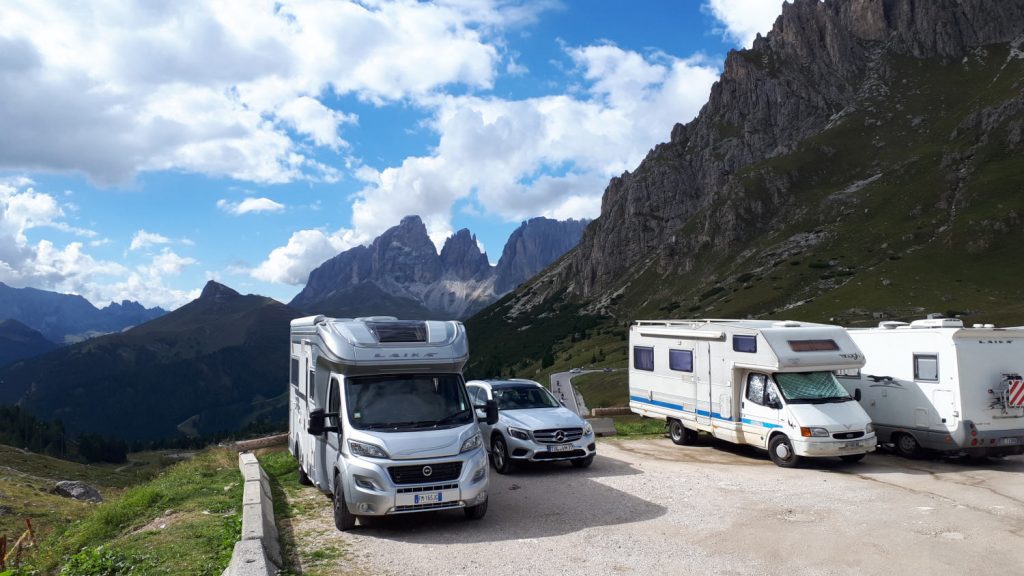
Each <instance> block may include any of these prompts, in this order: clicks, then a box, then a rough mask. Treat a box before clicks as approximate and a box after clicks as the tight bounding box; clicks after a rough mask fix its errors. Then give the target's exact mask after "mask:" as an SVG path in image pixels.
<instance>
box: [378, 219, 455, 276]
mask: <svg viewBox="0 0 1024 576" xmlns="http://www.w3.org/2000/svg"><path fill="white" fill-rule="evenodd" d="M370 253H371V265H372V267H373V270H374V273H375V274H377V275H379V276H381V277H383V278H386V279H388V280H391V281H393V282H397V283H399V284H408V283H414V282H424V283H425V282H434V281H435V280H437V279H438V278H439V277H440V276H441V273H442V271H441V263H440V260H439V259H438V256H437V248H436V247H435V246H434V243H433V241H431V240H430V236H428V235H427V227H426V226H424V225H423V221H422V220H420V217H419V216H406V217H405V218H402V221H401V223H400V224H399V225H398V226H393V227H391V228H388V229H387V230H386V231H385V232H384V233H383V234H381V235H380V236H378V237H377V239H376V240H374V241H373V244H371V245H370Z"/></svg>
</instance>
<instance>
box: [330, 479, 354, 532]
mask: <svg viewBox="0 0 1024 576" xmlns="http://www.w3.org/2000/svg"><path fill="white" fill-rule="evenodd" d="M333 508H334V527H335V528H337V529H338V530H341V531H342V532H346V531H348V530H351V529H353V528H355V526H356V515H355V514H353V513H351V512H349V511H348V504H346V503H345V491H344V490H343V489H342V487H341V477H339V476H335V477H334V505H333Z"/></svg>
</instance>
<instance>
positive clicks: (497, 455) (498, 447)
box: [491, 434, 515, 474]
mask: <svg viewBox="0 0 1024 576" xmlns="http://www.w3.org/2000/svg"><path fill="white" fill-rule="evenodd" d="M491 464H492V465H493V466H494V471H495V472H497V473H498V474H511V473H512V471H513V470H515V463H514V462H512V458H511V457H510V456H509V455H508V445H507V444H505V439H504V438H503V437H502V436H501V434H497V435H495V436H494V439H493V440H491Z"/></svg>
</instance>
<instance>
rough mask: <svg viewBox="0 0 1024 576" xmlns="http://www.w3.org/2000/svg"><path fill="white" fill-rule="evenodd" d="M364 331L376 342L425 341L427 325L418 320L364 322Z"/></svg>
mask: <svg viewBox="0 0 1024 576" xmlns="http://www.w3.org/2000/svg"><path fill="white" fill-rule="evenodd" d="M378 318H379V317H378ZM366 329H367V330H369V331H370V334H373V337H374V338H376V339H377V342H426V341H427V323H426V322H421V321H418V320H385V321H370V322H366Z"/></svg>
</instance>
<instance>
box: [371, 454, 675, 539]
mask: <svg viewBox="0 0 1024 576" xmlns="http://www.w3.org/2000/svg"><path fill="white" fill-rule="evenodd" d="M642 474H643V472H642V471H640V470H637V469H635V468H633V467H631V466H630V465H628V464H626V463H624V462H620V461H618V460H613V459H611V458H606V457H602V456H600V455H598V457H597V458H596V459H595V460H594V464H593V465H592V466H591V467H590V468H587V469H583V470H580V469H576V468H573V467H572V466H571V465H569V464H568V463H543V464H541V463H538V464H534V465H527V466H523V467H521V468H520V469H519V470H517V471H516V472H515V473H513V474H510V475H504V476H503V475H500V474H497V473H495V472H494V470H493V469H492V470H491V481H490V482H491V484H490V490H489V492H490V501H489V505H488V511H487V515H486V516H485V517H484V518H483V519H482V520H479V521H469V520H466V518H465V516H464V515H463V513H462V512H461V511H448V512H436V513H420V514H407V515H401V516H389V517H384V518H374V519H372V520H370V522H369V524H368V525H360V526H357V527H356V528H355V530H353V533H356V534H359V535H361V536H365V537H371V538H382V539H385V540H396V541H402V542H411V543H418V544H451V543H453V542H458V543H477V542H499V541H507V540H521V539H530V538H545V537H549V536H561V535H565V534H572V533H574V532H579V531H581V530H584V529H586V528H592V527H596V526H613V525H620V524H630V523H633V522H642V521H644V520H650V519H652V518H657V517H659V516H662V515H664V514H665V513H666V511H667V509H666V508H665V507H664V506H660V505H658V504H654V503H652V502H648V501H647V500H644V499H642V498H638V497H637V496H634V495H632V494H629V493H627V492H623V491H622V490H618V489H616V488H612V487H611V486H608V485H607V484H605V483H604V482H602V480H605V479H612V480H613V481H614V479H616V478H621V477H624V476H638V475H642Z"/></svg>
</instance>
